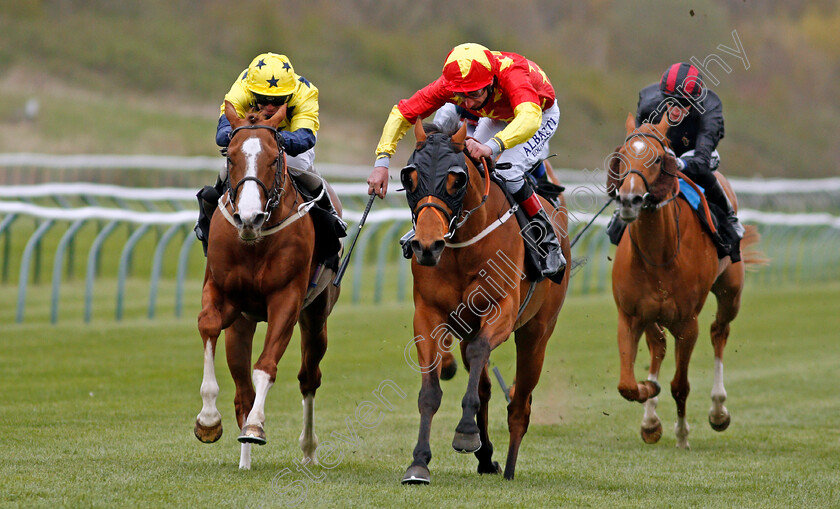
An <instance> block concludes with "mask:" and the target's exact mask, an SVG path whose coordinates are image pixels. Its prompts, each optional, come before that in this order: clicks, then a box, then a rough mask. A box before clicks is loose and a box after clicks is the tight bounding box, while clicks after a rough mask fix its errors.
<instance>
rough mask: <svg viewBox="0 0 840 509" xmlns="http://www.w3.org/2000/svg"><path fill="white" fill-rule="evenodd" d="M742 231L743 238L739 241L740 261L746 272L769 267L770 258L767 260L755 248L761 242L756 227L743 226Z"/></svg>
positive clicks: (751, 225) (762, 253) (761, 252)
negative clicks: (742, 262)
mask: <svg viewBox="0 0 840 509" xmlns="http://www.w3.org/2000/svg"><path fill="white" fill-rule="evenodd" d="M744 230H745V232H744V238H743V239H741V259H742V260H743V261H744V266H745V268H746V269H747V270H758V267H763V266H765V265H769V264H770V258H767V256H765V255H764V252H763V251H761V250H760V249H758V248H757V246H756V244H758V242H759V241H760V240H761V234H760V233H758V227H757V226H755V225H753V224H750V225H747V226H745V227H744Z"/></svg>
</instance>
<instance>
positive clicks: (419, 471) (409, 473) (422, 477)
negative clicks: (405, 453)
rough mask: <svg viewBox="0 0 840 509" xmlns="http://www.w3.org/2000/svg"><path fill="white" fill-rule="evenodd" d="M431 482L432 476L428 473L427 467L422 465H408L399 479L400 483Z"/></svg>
mask: <svg viewBox="0 0 840 509" xmlns="http://www.w3.org/2000/svg"><path fill="white" fill-rule="evenodd" d="M431 482H432V476H431V474H429V469H428V468H426V467H424V466H422V465H412V466H410V467H408V470H406V471H405V475H404V476H403V478H402V481H400V483H401V484H429V483H431Z"/></svg>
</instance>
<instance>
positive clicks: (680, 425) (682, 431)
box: [674, 417, 689, 449]
mask: <svg viewBox="0 0 840 509" xmlns="http://www.w3.org/2000/svg"><path fill="white" fill-rule="evenodd" d="M674 434H675V435H677V447H679V448H680V449H689V447H688V421H686V420H685V417H677V423H676V424H674Z"/></svg>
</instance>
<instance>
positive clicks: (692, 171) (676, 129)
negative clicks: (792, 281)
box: [636, 62, 744, 240]
mask: <svg viewBox="0 0 840 509" xmlns="http://www.w3.org/2000/svg"><path fill="white" fill-rule="evenodd" d="M667 106H671V108H670V110H669V109H668V108H667ZM665 111H668V112H669V121H670V124H671V127H670V129H668V140H669V141H670V143H671V148H672V149H673V150H674V153H675V154H676V156H677V166H678V167H679V169H680V170H681V171H682V172H683V173H685V174H686V175H687V176H688V177H689V178H690V179H692V180H693V181H694V182H695V183H697V184H698V185H700V186H701V187H703V189H704V190H705V194H706V198H707V199H708V200H709V201H710V202H711V203H714V204H715V205H717V206H718V207H720V209H721V210H723V211H724V212H726V215H727V219H728V223H729V226H731V229H732V230H733V233H734V234H735V235H736V236H737V237H738V238H739V239H740V238H743V236H744V227H743V226H741V223H740V222H739V221H738V218H737V217H736V216H735V209H734V208H733V207H732V203H730V201H729V198H728V197H727V196H726V193H724V191H723V187H721V185H720V183H719V182H718V180H717V178H715V175H714V171H715V170H717V168H718V166H719V165H720V157H719V155H718V152H717V145H718V142H719V141H720V140H721V139H722V138H723V132H724V131H723V105H722V103H721V101H720V98H719V97H718V95H717V94H715V93H714V92H713V91H711V90H709V89H708V88H706V86H705V84H704V83H703V77H702V76H701V75H700V73H699V72H698V70H697V68H696V67H695V66H693V65H691V64H689V63H686V62H680V63H676V64H673V65H671V66H669V67H668V68H667V69H665V72H664V73H662V78H661V79H660V80H659V83H653V84H651V85H649V86H647V87H645V88H643V89H642V90H641V91H640V92H639V104H638V108H637V110H636V126H640V125H641V124H642V123H644V122H650V123H657V122H659V121H660V120H661V119H662V115H663V114H664V113H665ZM733 240H734V239H733Z"/></svg>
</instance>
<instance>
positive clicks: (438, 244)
mask: <svg viewBox="0 0 840 509" xmlns="http://www.w3.org/2000/svg"><path fill="white" fill-rule="evenodd" d="M445 246H446V242H444V241H443V240H436V241H434V242H432V247H431V251H432V253H440V252H441V251H443V248H444V247H445Z"/></svg>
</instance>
